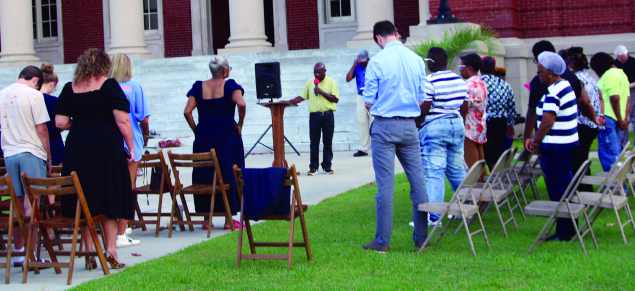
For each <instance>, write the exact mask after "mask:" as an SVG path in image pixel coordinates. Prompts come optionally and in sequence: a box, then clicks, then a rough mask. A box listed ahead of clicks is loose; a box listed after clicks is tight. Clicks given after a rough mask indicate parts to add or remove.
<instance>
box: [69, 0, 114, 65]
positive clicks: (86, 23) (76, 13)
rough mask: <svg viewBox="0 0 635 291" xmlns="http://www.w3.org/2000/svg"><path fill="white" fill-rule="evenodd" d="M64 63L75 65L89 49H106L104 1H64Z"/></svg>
mask: <svg viewBox="0 0 635 291" xmlns="http://www.w3.org/2000/svg"><path fill="white" fill-rule="evenodd" d="M62 19H63V21H64V28H65V29H64V63H67V64H73V63H76V62H77V58H78V57H79V56H81V55H82V54H84V52H85V51H86V50H87V49H90V48H98V49H102V50H103V49H104V10H103V1H102V0H64V5H62Z"/></svg>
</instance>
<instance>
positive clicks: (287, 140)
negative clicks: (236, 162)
mask: <svg viewBox="0 0 635 291" xmlns="http://www.w3.org/2000/svg"><path fill="white" fill-rule="evenodd" d="M272 126H273V124H270V125H269V127H267V130H265V132H263V133H262V135H261V136H260V138H259V139H258V141H256V143H255V144H254V146H252V147H251V149H250V150H249V151H248V152H247V154H246V155H245V159H246V158H247V157H248V156H249V154H251V152H252V151H253V150H254V148H256V146H257V145H258V144H260V145H262V146H263V147H266V148H268V149H270V150H272V151H273V149H272V148H271V147H269V146H267V145H266V144H263V143H261V142H260V141H261V140H262V138H263V137H265V134H267V132H269V130H270V129H271V127H272ZM284 140H285V141H286V142H287V143H288V144H289V145H290V146H291V148H292V149H293V151H295V153H296V154H298V156H299V155H300V153H299V152H298V150H297V149H296V148H295V147H294V146H293V144H292V143H291V142H290V141H289V139H288V138H287V136H286V135H285V136H284Z"/></svg>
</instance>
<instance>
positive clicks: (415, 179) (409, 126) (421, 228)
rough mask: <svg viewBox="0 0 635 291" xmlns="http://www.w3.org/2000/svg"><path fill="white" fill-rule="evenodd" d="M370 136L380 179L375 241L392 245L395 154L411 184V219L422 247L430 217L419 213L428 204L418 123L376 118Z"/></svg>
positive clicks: (417, 239) (426, 235)
mask: <svg viewBox="0 0 635 291" xmlns="http://www.w3.org/2000/svg"><path fill="white" fill-rule="evenodd" d="M370 136H371V138H372V140H373V142H372V143H371V148H372V149H373V168H374V169H375V179H376V180H377V196H375V199H376V200H377V233H376V234H375V242H376V243H378V244H379V245H381V246H383V247H388V246H390V234H391V232H392V214H393V195H394V192H395V155H396V156H397V158H398V159H399V162H400V163H401V166H402V167H403V169H404V171H405V172H406V176H407V177H408V182H410V199H411V200H412V211H413V215H412V218H413V221H414V224H415V230H414V233H413V236H412V239H413V240H414V242H415V244H422V243H423V242H424V241H425V240H426V238H428V215H427V212H421V211H419V209H418V206H419V204H421V203H426V202H428V193H427V191H426V185H425V183H424V182H423V169H422V168H421V163H419V139H418V136H417V128H416V126H415V123H414V121H413V120H412V119H409V120H404V119H384V118H375V120H374V121H373V123H372V125H371V127H370ZM398 211H403V210H401V209H400V210H398Z"/></svg>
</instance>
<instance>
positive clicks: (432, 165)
mask: <svg viewBox="0 0 635 291" xmlns="http://www.w3.org/2000/svg"><path fill="white" fill-rule="evenodd" d="M464 140H465V126H464V125H463V119H462V118H460V117H457V118H451V119H447V118H441V119H436V120H433V121H431V122H430V123H428V124H426V125H425V126H424V127H423V129H421V130H420V131H419V143H420V146H421V163H422V165H423V175H424V176H425V179H426V188H427V189H428V195H429V199H430V202H443V201H444V199H445V179H444V178H447V179H448V180H449V181H450V185H451V186H452V192H454V191H456V188H458V187H459V185H460V184H461V182H462V181H463V178H465V174H466V173H465V167H464V164H465V159H464V157H463V145H464ZM439 215H440V214H439V213H430V220H431V221H436V220H437V219H438V218H439Z"/></svg>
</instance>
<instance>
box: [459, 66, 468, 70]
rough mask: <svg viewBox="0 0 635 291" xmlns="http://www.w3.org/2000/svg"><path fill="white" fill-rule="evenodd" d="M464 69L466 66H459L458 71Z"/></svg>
mask: <svg viewBox="0 0 635 291" xmlns="http://www.w3.org/2000/svg"><path fill="white" fill-rule="evenodd" d="M465 67H467V66H466V65H459V70H460V69H464V68H465Z"/></svg>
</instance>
